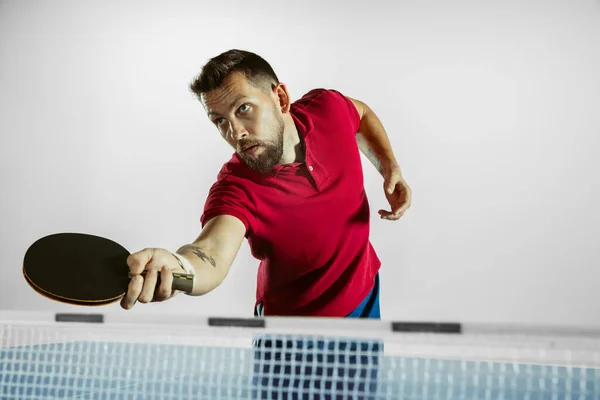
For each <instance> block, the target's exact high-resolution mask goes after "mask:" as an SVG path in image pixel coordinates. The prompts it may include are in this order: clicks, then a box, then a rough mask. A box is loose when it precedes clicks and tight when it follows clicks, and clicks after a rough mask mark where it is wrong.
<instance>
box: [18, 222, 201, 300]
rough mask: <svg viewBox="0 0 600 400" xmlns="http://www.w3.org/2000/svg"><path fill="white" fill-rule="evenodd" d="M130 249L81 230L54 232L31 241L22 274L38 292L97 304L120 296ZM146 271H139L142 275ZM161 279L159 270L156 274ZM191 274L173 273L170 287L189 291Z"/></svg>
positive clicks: (126, 278) (126, 279)
mask: <svg viewBox="0 0 600 400" xmlns="http://www.w3.org/2000/svg"><path fill="white" fill-rule="evenodd" d="M129 254H130V253H129V252H128V251H127V250H126V249H125V248H124V247H123V246H121V245H120V244H118V243H116V242H114V241H112V240H110V239H106V238H103V237H100V236H94V235H89V234H84V233H57V234H53V235H49V236H45V237H43V238H41V239H39V240H37V241H36V242H35V243H33V244H32V245H31V246H30V247H29V249H27V252H26V253H25V258H24V260H23V275H24V276H25V279H26V280H27V283H29V285H30V286H31V287H32V288H33V289H34V290H36V291H37V292H38V293H40V294H42V295H44V296H46V297H49V298H50V299H52V300H56V301H60V302H63V303H69V304H76V305H86V306H98V305H105V304H110V303H112V302H115V301H117V300H119V299H120V298H121V297H123V295H124V294H125V293H126V292H127V286H128V285H129V281H130V280H131V278H132V275H131V273H130V271H129V266H128V265H127V257H128V256H129ZM145 273H146V271H144V272H143V273H142V275H145ZM158 278H159V281H160V274H159V275H158ZM193 286H194V275H193V274H186V273H176V272H174V273H173V285H172V287H173V289H174V290H182V291H185V292H191V290H192V288H193Z"/></svg>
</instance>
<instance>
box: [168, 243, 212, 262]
mask: <svg viewBox="0 0 600 400" xmlns="http://www.w3.org/2000/svg"><path fill="white" fill-rule="evenodd" d="M182 251H191V252H192V253H194V254H195V255H196V256H198V257H199V258H200V259H201V260H202V261H204V262H207V263H209V264H210V265H212V266H213V267H216V266H217V263H216V262H215V259H214V258H212V257H211V256H209V255H207V254H206V253H205V252H204V251H202V249H201V248H200V247H196V246H193V245H191V244H186V245H185V246H183V247H181V248H180V249H179V250H177V252H178V253H179V252H182Z"/></svg>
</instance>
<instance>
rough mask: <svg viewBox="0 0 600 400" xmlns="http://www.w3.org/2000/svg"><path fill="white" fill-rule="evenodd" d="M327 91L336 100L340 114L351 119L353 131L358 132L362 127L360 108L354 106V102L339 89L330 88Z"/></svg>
mask: <svg viewBox="0 0 600 400" xmlns="http://www.w3.org/2000/svg"><path fill="white" fill-rule="evenodd" d="M327 92H329V93H330V95H331V97H333V98H334V99H335V100H336V103H338V107H339V112H340V114H341V115H342V116H343V117H344V118H346V119H347V120H348V121H350V123H351V124H352V129H353V131H354V132H358V129H359V128H360V115H359V114H358V110H357V109H356V107H355V106H354V103H352V101H350V100H349V99H348V98H347V97H346V96H344V95H343V94H342V93H340V92H338V91H337V90H334V89H329V90H327Z"/></svg>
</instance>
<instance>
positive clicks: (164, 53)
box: [0, 0, 600, 326]
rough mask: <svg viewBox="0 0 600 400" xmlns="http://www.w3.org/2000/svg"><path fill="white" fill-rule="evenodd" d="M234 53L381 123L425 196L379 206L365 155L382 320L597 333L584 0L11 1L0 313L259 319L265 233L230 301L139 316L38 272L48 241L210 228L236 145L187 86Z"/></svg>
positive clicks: (2, 84) (244, 259)
mask: <svg viewBox="0 0 600 400" xmlns="http://www.w3.org/2000/svg"><path fill="white" fill-rule="evenodd" d="M231 48H241V49H246V50H250V51H254V52H256V53H258V54H260V55H262V56H263V57H264V58H266V59H267V60H268V61H269V62H270V63H271V64H272V65H273V67H274V69H275V71H276V72H277V74H278V75H279V77H280V79H281V80H282V81H284V82H286V83H287V85H288V87H289V88H290V91H291V94H292V96H293V98H294V99H297V98H299V97H301V96H302V94H304V93H305V92H306V91H308V90H310V89H312V88H315V87H326V88H334V89H337V90H339V91H341V92H343V93H344V94H347V95H349V96H352V97H356V98H358V99H360V100H363V101H364V102H366V103H367V104H368V105H370V106H371V108H372V109H373V110H375V112H376V113H377V114H378V115H379V117H380V118H381V120H382V121H383V123H384V126H385V127H386V129H387V131H388V133H389V136H390V138H391V141H392V144H393V147H394V151H395V154H396V156H397V158H398V160H399V161H400V165H401V167H402V169H403V171H404V175H405V177H406V179H407V181H408V182H409V184H410V185H411V187H412V188H413V191H414V197H413V205H412V207H411V209H410V210H409V212H408V213H407V214H406V215H405V216H404V217H403V218H402V219H401V220H400V221H398V222H387V221H381V220H379V219H378V215H377V210H378V209H380V208H382V207H386V204H385V198H384V196H383V191H382V180H381V178H380V177H379V176H378V175H377V173H376V172H375V170H374V169H373V168H372V167H371V166H370V164H368V161H367V160H366V159H365V158H363V161H364V163H365V164H364V165H365V171H366V175H365V184H366V188H367V192H368V195H369V198H370V201H371V207H372V216H373V224H372V241H373V243H374V246H375V248H376V249H377V251H378V252H379V255H380V257H381V259H382V261H383V269H382V272H381V275H382V285H383V286H382V307H383V317H384V318H385V319H395V320H419V321H431V320H433V321H461V322H498V323H527V324H559V325H564V324H567V325H585V326H590V325H595V326H599V325H600V307H599V306H598V305H599V304H600V290H598V287H599V285H600V268H599V266H600V262H599V260H600V211H599V206H598V204H599V203H600V202H599V200H600V179H599V178H598V173H599V172H600V157H598V154H599V150H600V139H599V133H600V132H599V131H600V74H599V71H600V3H599V2H597V1H570V0H564V1H554V2H549V1H535V2H531V1H530V2H527V1H523V2H517V1H514V2H507V1H499V0H498V1H495V2H492V1H489V2H481V1H470V2H446V1H443V0H438V1H426V2H412V1H393V2H392V1H387V0H385V1H369V2H358V1H327V2H326V1H323V2H321V1H316V0H313V1H302V2H275V1H259V2H246V1H222V2H206V1H195V2H192V1H190V2H173V1H170V2H166V1H163V2H159V1H128V2H118V1H75V0H73V1H52V2H50V1H16V0H15V1H7V0H4V1H0V165H1V174H0V178H1V181H0V183H1V185H0V191H1V192H0V193H1V194H0V271H1V280H0V309H23V310H25V309H27V310H32V309H35V310H61V311H65V310H66V311H84V312H90V311H92V312H95V311H102V312H115V313H119V312H121V313H124V312H131V313H178V314H193V315H216V316H251V315H252V306H253V301H254V291H255V285H256V270H257V265H258V262H257V261H256V260H254V259H253V258H252V257H251V255H250V253H249V250H248V245H247V243H245V244H244V246H243V247H242V251H241V253H240V255H239V257H238V259H237V260H236V262H235V264H234V265H233V267H232V270H231V272H230V275H229V276H228V278H227V279H226V281H225V283H224V284H223V285H222V286H221V287H219V288H218V289H217V290H215V291H214V292H213V293H211V294H209V295H207V296H204V297H202V298H188V297H185V296H179V297H178V298H176V299H174V300H172V301H170V302H165V303H153V304H146V305H144V304H138V305H137V306H136V307H135V308H134V309H133V310H132V311H123V310H121V309H120V308H119V306H118V304H114V305H111V306H107V307H103V308H102V309H101V310H99V309H97V310H90V309H87V308H81V307H71V306H67V305H61V304H58V303H55V302H52V301H50V300H47V299H46V298H44V297H42V296H40V295H38V294H36V293H35V292H34V291H33V290H31V289H30V288H29V286H28V285H27V283H26V282H25V280H24V279H23V277H22V274H21V268H22V258H23V255H24V253H25V251H26V249H27V247H28V246H29V245H30V244H31V243H33V242H34V241H35V240H36V239H38V238H40V237H42V236H44V235H47V234H50V233H56V232H65V231H76V232H86V233H92V234H97V235H100V236H106V237H109V238H111V239H113V240H116V241H118V242H120V243H122V244H123V245H125V247H127V248H128V249H129V250H130V251H136V250H139V249H142V248H144V247H165V248H168V249H173V250H174V249H176V248H178V247H179V246H180V245H182V244H185V243H189V242H191V241H192V240H194V239H195V238H196V236H197V235H198V233H199V229H200V223H199V218H200V214H201V212H202V206H203V203H204V200H205V198H206V195H207V193H208V189H209V187H210V185H211V184H212V183H213V181H214V179H215V177H216V174H217V172H218V170H219V168H220V167H221V165H222V164H223V162H225V161H226V160H227V159H228V158H229V157H230V155H231V152H232V150H231V149H230V148H229V147H228V146H227V144H226V143H225V142H224V141H223V140H222V139H221V137H220V136H219V134H218V132H217V131H216V129H215V128H214V127H212V126H211V125H210V123H209V121H208V119H207V118H206V116H205V114H204V111H203V109H202V106H201V105H200V103H198V102H197V101H196V100H195V98H194V97H193V96H192V94H191V93H190V91H189V89H188V84H189V83H190V82H191V80H192V79H193V78H194V77H195V76H196V75H197V74H198V73H199V71H200V68H201V66H202V65H203V64H204V63H205V62H206V61H207V60H208V59H209V58H210V57H213V56H215V55H217V54H219V53H221V52H223V51H226V50H228V49H231ZM315 229H318V226H317V227H316V228H315Z"/></svg>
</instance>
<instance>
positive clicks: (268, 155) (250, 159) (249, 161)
mask: <svg viewBox="0 0 600 400" xmlns="http://www.w3.org/2000/svg"><path fill="white" fill-rule="evenodd" d="M284 130H285V124H284V122H283V118H281V116H279V115H278V118H277V121H276V124H275V125H274V126H273V128H271V129H270V131H271V132H270V133H271V135H269V136H271V137H273V138H274V139H272V140H262V141H261V140H240V141H239V142H238V145H237V153H238V155H239V156H240V158H241V159H242V161H243V162H244V164H246V165H247V166H248V168H250V169H252V170H254V171H256V172H260V173H266V172H269V171H270V170H271V169H272V168H273V167H274V166H275V165H277V163H278V162H279V160H281V156H282V155H283V132H284ZM250 146H260V147H261V148H262V152H261V153H260V154H258V155H255V156H254V155H248V154H246V153H245V152H244V151H242V149H246V148H248V147H250Z"/></svg>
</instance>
